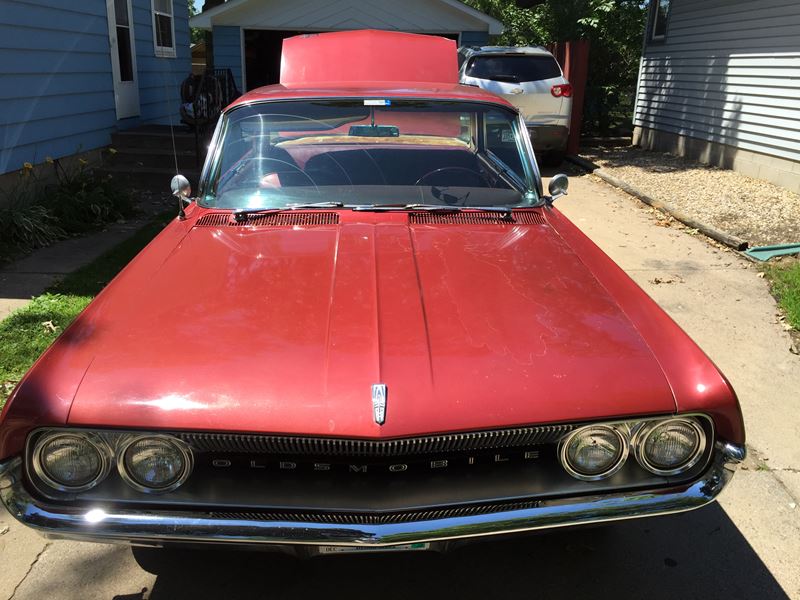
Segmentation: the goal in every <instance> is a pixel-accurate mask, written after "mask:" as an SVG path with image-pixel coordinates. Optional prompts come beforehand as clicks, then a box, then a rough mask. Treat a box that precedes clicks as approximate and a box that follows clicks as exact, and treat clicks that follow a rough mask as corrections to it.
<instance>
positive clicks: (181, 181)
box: [169, 175, 192, 219]
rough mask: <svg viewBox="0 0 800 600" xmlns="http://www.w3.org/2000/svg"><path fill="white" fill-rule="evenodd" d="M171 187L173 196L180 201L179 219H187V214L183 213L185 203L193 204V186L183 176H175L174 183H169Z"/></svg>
mask: <svg viewBox="0 0 800 600" xmlns="http://www.w3.org/2000/svg"><path fill="white" fill-rule="evenodd" d="M169 187H170V189H171V190H172V195H173V196H175V197H176V198H177V199H178V218H179V219H185V218H186V213H185V212H184V211H183V203H184V202H185V203H186V204H189V203H191V201H192V199H191V198H190V196H191V195H192V184H190V183H189V180H188V179H186V177H184V176H183V175H175V177H173V178H172V181H170V182H169Z"/></svg>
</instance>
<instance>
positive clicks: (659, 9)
mask: <svg viewBox="0 0 800 600" xmlns="http://www.w3.org/2000/svg"><path fill="white" fill-rule="evenodd" d="M652 1H653V12H652V16H651V17H650V18H651V21H650V41H651V42H663V41H664V39H665V38H666V37H667V18H668V17H669V4H670V0H652Z"/></svg>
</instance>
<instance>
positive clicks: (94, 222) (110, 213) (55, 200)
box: [42, 159, 134, 233]
mask: <svg viewBox="0 0 800 600" xmlns="http://www.w3.org/2000/svg"><path fill="white" fill-rule="evenodd" d="M54 165H55V171H56V178H57V183H56V184H55V185H52V186H46V189H45V194H44V198H43V200H42V203H43V204H44V205H45V206H46V207H47V209H48V212H49V213H50V214H51V215H53V216H54V217H55V218H56V219H57V220H58V222H59V223H60V224H61V226H62V227H63V228H64V229H65V230H66V231H68V232H70V233H84V232H86V231H91V230H93V229H97V227H98V226H101V225H103V224H104V223H109V222H112V221H117V220H119V219H124V218H127V217H130V216H132V215H133V212H134V211H133V200H132V197H131V194H130V192H128V191H127V190H123V189H122V188H120V187H119V186H117V185H115V183H114V181H113V180H112V179H111V178H110V176H106V177H101V176H100V175H97V174H96V172H95V171H93V170H91V169H89V168H88V163H87V162H86V161H85V160H83V159H78V162H77V163H76V164H74V165H73V166H72V167H64V166H63V164H62V163H61V162H60V161H58V160H56V161H54Z"/></svg>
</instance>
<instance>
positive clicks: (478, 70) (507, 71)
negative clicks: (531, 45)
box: [466, 54, 561, 83]
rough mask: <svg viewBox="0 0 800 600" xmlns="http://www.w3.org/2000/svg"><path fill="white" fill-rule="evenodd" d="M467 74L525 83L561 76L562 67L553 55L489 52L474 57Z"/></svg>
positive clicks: (479, 77)
mask: <svg viewBox="0 0 800 600" xmlns="http://www.w3.org/2000/svg"><path fill="white" fill-rule="evenodd" d="M466 75H467V77H475V78H476V79H492V80H494V81H512V82H515V83H524V82H526V81H542V80H544V79H553V78H554V77H561V67H559V66H558V63H557V62H556V60H555V59H554V58H553V57H552V56H546V55H545V56H536V55H534V56H531V55H528V54H500V55H492V54H487V55H483V56H476V57H475V58H473V59H472V62H470V64H469V66H468V67H467V71H466Z"/></svg>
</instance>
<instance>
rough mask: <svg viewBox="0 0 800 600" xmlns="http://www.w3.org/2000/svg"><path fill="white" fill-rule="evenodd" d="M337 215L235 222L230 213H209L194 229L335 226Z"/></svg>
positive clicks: (283, 216)
mask: <svg viewBox="0 0 800 600" xmlns="http://www.w3.org/2000/svg"><path fill="white" fill-rule="evenodd" d="M337 223H339V215H338V214H337V213H335V212H325V211H321V212H281V213H267V214H263V215H258V214H255V215H250V216H248V218H247V219H246V220H244V221H236V220H234V218H233V214H232V213H227V212H225V213H209V214H207V215H203V216H202V217H200V218H199V219H198V220H197V223H195V227H239V228H241V227H294V226H302V227H311V226H315V225H336V224H337Z"/></svg>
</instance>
